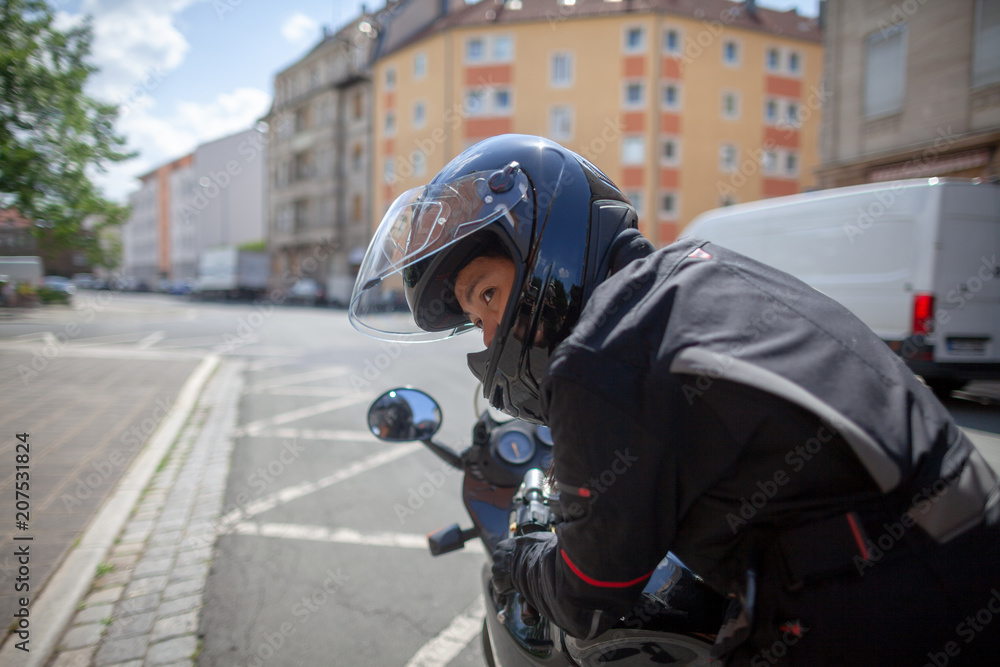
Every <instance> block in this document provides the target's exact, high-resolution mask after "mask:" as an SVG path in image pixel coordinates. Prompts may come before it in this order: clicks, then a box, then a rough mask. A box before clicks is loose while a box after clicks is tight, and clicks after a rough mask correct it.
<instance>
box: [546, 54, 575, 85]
mask: <svg viewBox="0 0 1000 667" xmlns="http://www.w3.org/2000/svg"><path fill="white" fill-rule="evenodd" d="M549 85H551V86H552V87H553V88H566V87H568V86H571V85H573V55H572V54H571V53H553V54H552V57H551V59H550V61H549Z"/></svg>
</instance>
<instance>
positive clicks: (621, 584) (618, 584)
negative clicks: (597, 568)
mask: <svg viewBox="0 0 1000 667" xmlns="http://www.w3.org/2000/svg"><path fill="white" fill-rule="evenodd" d="M559 553H561V554H562V557H563V560H564V561H566V565H568V566H569V569H571V570H573V574H575V575H576V576H578V577H580V578H581V579H583V580H584V581H585V582H587V583H588V584H590V585H591V586H598V587H600V588H629V587H630V586H635V585H637V584H641V583H643V582H645V581H646V580H647V579H649V577H650V575H652V574H653V572H652V571H650V572H649V573H648V574H644V575H642V576H641V577H636V578H635V579H633V580H632V581H600V580H598V579H594V578H593V577H588V576H587V575H585V574H584V573H583V570H581V569H580V568H578V567H577V566H576V563H574V562H573V561H571V560H570V559H569V555H568V554H567V553H566V550H565V549H560V550H559Z"/></svg>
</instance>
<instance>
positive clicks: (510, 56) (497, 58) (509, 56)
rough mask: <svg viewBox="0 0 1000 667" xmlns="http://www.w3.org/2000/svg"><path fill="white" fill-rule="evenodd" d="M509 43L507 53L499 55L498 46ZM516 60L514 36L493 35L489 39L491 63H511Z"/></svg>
mask: <svg viewBox="0 0 1000 667" xmlns="http://www.w3.org/2000/svg"><path fill="white" fill-rule="evenodd" d="M503 42H506V43H507V47H508V48H507V53H506V54H501V55H497V45H498V44H501V43H503ZM513 60H514V37H513V36H512V35H506V34H505V35H491V36H490V39H489V61H490V62H493V63H509V62H512V61H513Z"/></svg>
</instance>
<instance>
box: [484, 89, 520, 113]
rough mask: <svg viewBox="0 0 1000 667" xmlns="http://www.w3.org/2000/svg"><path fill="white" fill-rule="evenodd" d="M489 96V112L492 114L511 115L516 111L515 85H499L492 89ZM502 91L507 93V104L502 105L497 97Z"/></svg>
mask: <svg viewBox="0 0 1000 667" xmlns="http://www.w3.org/2000/svg"><path fill="white" fill-rule="evenodd" d="M491 92H492V93H493V94H492V95H490V96H489V108H488V109H487V113H488V114H489V115H491V116H510V115H511V114H513V113H514V88H513V86H497V87H495V88H493V89H492V91H491ZM501 92H504V93H507V106H506V107H501V106H500V104H499V103H498V101H497V97H498V96H499V94H500V93H501Z"/></svg>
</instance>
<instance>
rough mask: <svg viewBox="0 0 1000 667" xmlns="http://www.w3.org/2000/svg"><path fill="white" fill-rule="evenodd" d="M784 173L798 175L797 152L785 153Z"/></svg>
mask: <svg viewBox="0 0 1000 667" xmlns="http://www.w3.org/2000/svg"><path fill="white" fill-rule="evenodd" d="M785 175H786V176H793V177H794V176H798V175H799V156H798V154H797V153H787V154H786V155H785Z"/></svg>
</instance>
